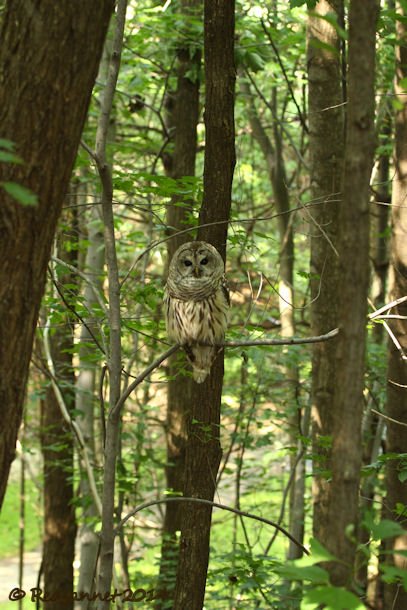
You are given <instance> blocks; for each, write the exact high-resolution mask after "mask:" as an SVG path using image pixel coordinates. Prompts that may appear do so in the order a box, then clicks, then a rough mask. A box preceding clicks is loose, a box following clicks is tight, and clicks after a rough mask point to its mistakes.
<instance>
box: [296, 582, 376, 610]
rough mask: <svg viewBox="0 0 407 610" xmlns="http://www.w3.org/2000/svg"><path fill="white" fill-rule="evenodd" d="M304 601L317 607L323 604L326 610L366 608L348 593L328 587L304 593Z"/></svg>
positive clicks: (337, 588) (354, 596) (344, 590)
mask: <svg viewBox="0 0 407 610" xmlns="http://www.w3.org/2000/svg"><path fill="white" fill-rule="evenodd" d="M304 601H305V602H308V603H313V604H316V605H317V606H318V605H319V604H324V607H325V608H326V609H327V610H364V609H365V608H366V606H365V605H364V604H362V602H361V601H360V599H359V598H358V597H356V595H354V594H353V593H350V591H346V589H342V588H341V587H332V586H329V585H326V586H320V587H316V588H313V589H311V590H308V591H307V592H306V593H305V596H304Z"/></svg>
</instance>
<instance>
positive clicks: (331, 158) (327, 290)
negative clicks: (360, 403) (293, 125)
mask: <svg viewBox="0 0 407 610" xmlns="http://www.w3.org/2000/svg"><path fill="white" fill-rule="evenodd" d="M328 16H329V20H328ZM343 20H344V7H343V2H342V1H341V0H340V1H337V2H326V1H325V0H321V1H320V2H317V4H316V7H315V11H314V12H312V13H311V14H310V16H309V21H308V58H307V59H308V113H309V146H310V150H309V157H310V163H311V176H310V179H311V192H312V197H313V200H314V201H315V202H316V203H317V204H318V205H316V206H315V207H314V208H313V209H312V210H311V211H310V214H311V216H312V220H313V226H311V261H310V273H311V278H310V285H311V328H312V333H313V334H316V335H318V334H321V333H324V332H327V331H328V330H330V329H331V328H336V327H337V326H338V313H337V303H338V290H339V286H338V273H339V260H338V252H337V248H338V210H339V205H340V203H339V200H340V195H339V193H340V188H341V187H340V182H341V175H342V163H343V151H344V107H343V101H344V90H343V78H344V77H345V75H343V74H342V56H341V53H342V46H343V45H342V42H341V38H340V35H339V27H342V25H343ZM336 362H337V361H336V353H335V344H334V342H329V343H320V344H315V345H314V346H313V361H312V439H313V441H312V442H313V456H314V457H313V460H314V461H313V467H314V477H313V533H314V535H315V537H316V538H318V540H321V541H324V540H326V537H327V530H326V528H327V524H328V508H329V494H330V492H329V482H328V476H329V475H328V474H327V473H328V472H329V471H330V468H331V464H330V453H331V446H332V434H333V431H334V428H333V417H334V411H333V409H332V399H333V396H334V393H335V379H336V366H337V365H336Z"/></svg>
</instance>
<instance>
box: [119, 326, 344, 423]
mask: <svg viewBox="0 0 407 610" xmlns="http://www.w3.org/2000/svg"><path fill="white" fill-rule="evenodd" d="M338 333H339V328H334V329H333V330H330V331H329V332H328V333H326V334H325V335H319V336H316V337H304V338H296V337H291V338H289V339H288V338H287V339H269V340H267V339H264V340H255V341H225V342H224V343H222V344H221V345H218V346H217V347H252V346H267V345H300V344H302V343H320V342H322V341H329V339H332V338H333V337H336V335H337V334H338ZM202 345H206V344H204V343H203V344H202ZM180 347H181V346H180V345H173V346H172V347H170V348H169V349H168V350H167V351H166V352H164V353H163V354H161V356H159V357H158V358H157V359H156V360H154V361H153V362H152V363H151V364H150V365H149V366H148V367H147V368H146V369H145V370H144V371H143V372H142V373H140V375H138V376H137V377H136V379H134V381H133V382H132V383H131V384H130V385H129V386H128V388H127V389H126V391H125V392H123V394H122V395H121V396H120V398H119V400H118V401H117V403H116V404H115V406H114V407H113V411H112V414H113V415H116V414H117V412H118V411H120V409H121V408H122V407H123V405H124V403H125V402H126V400H127V398H128V397H129V396H130V394H131V393H132V392H133V391H134V390H135V389H136V388H137V386H138V385H140V383H141V382H142V381H144V379H146V377H148V376H149V375H150V374H151V373H152V372H153V371H154V370H155V369H157V368H158V367H159V366H160V364H162V363H163V362H164V361H165V360H167V358H169V356H171V355H172V354H174V353H175V352H176V351H178V350H179V349H180Z"/></svg>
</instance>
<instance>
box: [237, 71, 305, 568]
mask: <svg viewBox="0 0 407 610" xmlns="http://www.w3.org/2000/svg"><path fill="white" fill-rule="evenodd" d="M240 89H241V91H242V93H243V94H244V95H245V96H246V97H247V113H248V117H249V121H250V128H251V131H252V133H253V136H254V138H255V140H256V141H257V143H258V145H259V147H260V149H261V151H262V153H263V157H264V160H265V162H266V167H267V172H268V175H269V179H270V183H271V187H272V192H273V199H274V204H275V208H276V211H277V213H278V214H279V216H278V230H279V238H280V270H279V287H278V292H279V310H280V322H281V336H282V337H286V338H287V337H293V336H294V333H295V320H294V307H293V305H294V281H293V275H294V239H293V231H292V223H291V222H290V218H289V214H288V213H287V212H288V211H289V209H290V198H289V192H288V186H287V178H286V170H285V164H284V158H283V150H282V141H281V134H280V132H279V129H278V127H277V125H276V124H275V120H274V125H273V131H272V137H269V134H268V133H267V131H266V129H265V128H264V126H263V124H262V122H261V120H260V117H259V115H258V112H257V110H256V106H255V103H254V99H253V96H252V93H251V91H250V87H249V84H248V83H246V82H244V81H242V82H241V84H240ZM273 97H275V96H273ZM283 358H284V359H285V360H286V361H288V358H287V349H284V350H283ZM282 372H283V375H284V378H285V380H286V384H287V392H286V398H285V406H286V407H287V413H288V420H289V426H288V428H289V436H290V439H289V443H290V445H298V446H299V451H302V447H301V443H300V442H299V441H298V438H299V435H300V433H301V412H300V411H298V402H297V389H298V367H297V365H296V364H295V363H293V362H291V363H288V362H287V363H286V364H284V365H283V366H282ZM290 462H291V468H295V469H296V472H295V475H294V477H293V480H292V483H291V488H290V515H289V524H290V525H289V530H290V532H291V534H292V535H293V536H294V537H295V538H296V540H299V541H302V539H303V535H304V490H305V478H304V475H305V470H304V460H303V459H301V458H300V459H298V456H296V455H293V456H290ZM301 554H302V551H301V548H300V547H299V546H298V545H295V544H293V543H291V542H290V544H289V550H288V558H290V559H296V558H298V557H301Z"/></svg>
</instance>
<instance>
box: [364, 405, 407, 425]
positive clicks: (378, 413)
mask: <svg viewBox="0 0 407 610" xmlns="http://www.w3.org/2000/svg"><path fill="white" fill-rule="evenodd" d="M371 411H372V413H375V414H376V415H378V416H379V417H382V418H383V419H385V420H386V421H390V422H391V423H392V424H398V425H399V426H405V427H407V423H406V422H404V421H399V420H398V419H393V418H392V417H389V416H388V415H385V414H384V413H380V411H376V409H371Z"/></svg>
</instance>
